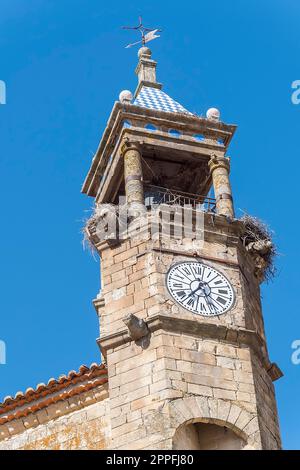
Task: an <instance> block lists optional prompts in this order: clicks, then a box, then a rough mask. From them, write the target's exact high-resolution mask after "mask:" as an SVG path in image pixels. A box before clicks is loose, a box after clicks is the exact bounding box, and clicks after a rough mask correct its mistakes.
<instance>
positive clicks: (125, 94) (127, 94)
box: [119, 90, 133, 103]
mask: <svg viewBox="0 0 300 470" xmlns="http://www.w3.org/2000/svg"><path fill="white" fill-rule="evenodd" d="M119 100H120V101H121V103H130V102H131V101H132V100H133V95H132V93H131V91H129V90H123V91H121V93H120V94H119Z"/></svg>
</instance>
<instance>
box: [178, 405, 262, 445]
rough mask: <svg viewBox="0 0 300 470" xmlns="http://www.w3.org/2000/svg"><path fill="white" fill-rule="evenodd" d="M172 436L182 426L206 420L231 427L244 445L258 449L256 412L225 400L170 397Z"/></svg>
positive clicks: (258, 432) (259, 442) (259, 441)
mask: <svg viewBox="0 0 300 470" xmlns="http://www.w3.org/2000/svg"><path fill="white" fill-rule="evenodd" d="M169 407H170V408H169V412H170V418H171V427H172V433H173V434H172V439H174V437H175V433H176V432H177V431H178V429H179V428H180V427H182V426H187V425H189V424H191V423H207V424H215V425H218V426H223V427H226V428H228V429H230V430H232V431H233V432H234V433H235V434H236V435H237V436H238V437H240V438H241V439H242V440H243V441H244V442H245V446H247V447H248V448H253V449H261V440H260V431H259V424H258V419H257V415H256V414H255V413H251V412H249V411H247V410H246V409H245V408H242V407H240V406H238V405H237V404H236V403H232V402H230V401H227V400H222V399H218V398H207V397H201V396H190V397H185V398H179V399H176V400H173V401H172V402H171V403H170V404H169Z"/></svg>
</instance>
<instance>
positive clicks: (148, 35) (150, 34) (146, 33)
mask: <svg viewBox="0 0 300 470" xmlns="http://www.w3.org/2000/svg"><path fill="white" fill-rule="evenodd" d="M122 29H131V30H134V31H139V32H140V33H141V35H142V39H141V41H137V42H133V43H132V44H128V45H127V46H125V47H126V49H127V48H129V47H132V46H136V45H137V44H143V46H144V45H145V44H146V43H147V42H150V41H152V40H153V39H156V38H159V37H160V35H159V34H156V33H161V29H158V28H156V29H153V28H146V27H145V26H144V25H143V19H142V17H141V16H139V25H138V26H133V27H132V26H122Z"/></svg>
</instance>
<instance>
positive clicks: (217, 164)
mask: <svg viewBox="0 0 300 470" xmlns="http://www.w3.org/2000/svg"><path fill="white" fill-rule="evenodd" d="M209 169H210V172H211V175H212V181H213V186H214V191H215V198H216V207H217V214H219V215H225V216H226V217H230V218H232V219H233V218H234V209H233V200H232V191H231V185H230V181H229V171H230V163H229V159H228V158H225V157H217V156H216V155H212V156H211V159H210V161H209Z"/></svg>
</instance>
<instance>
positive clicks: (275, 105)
mask: <svg viewBox="0 0 300 470" xmlns="http://www.w3.org/2000/svg"><path fill="white" fill-rule="evenodd" d="M141 3H142V2H140V1H137V0H132V1H130V2H124V1H120V0H114V1H113V2H100V1H99V0H88V1H87V0H61V1H59V0H56V1H52V0H26V1H24V0H18V1H17V0H1V16H0V63H1V67H0V79H1V80H5V82H6V84H7V104H6V105H5V106H0V175H1V185H0V191H1V196H0V197H1V221H2V222H1V225H2V231H1V243H0V251H1V254H0V259H1V263H0V278H1V326H0V339H2V340H4V341H5V342H6V344H7V365H5V366H3V365H0V395H1V397H3V396H4V395H7V394H14V393H15V392H17V391H18V390H24V389H26V387H28V386H35V385H36V384H37V383H38V382H44V381H47V380H48V379H49V378H50V377H53V376H54V377H55V376H58V375H59V374H61V373H65V372H67V371H69V370H71V369H77V368H78V367H79V366H80V365H81V364H83V363H85V364H89V363H91V362H93V361H97V360H99V353H98V349H97V346H96V343H95V338H96V337H97V335H98V331H97V319H96V314H95V311H94V309H93V306H92V303H91V300H92V299H93V298H94V297H95V296H96V294H97V291H98V288H99V280H98V278H99V276H98V272H99V264H98V262H96V261H95V260H94V259H93V258H92V257H91V256H90V255H89V253H88V252H87V251H83V249H82V245H81V238H82V237H81V233H80V231H81V226H82V219H83V218H84V217H85V216H86V211H88V210H89V209H90V207H91V204H92V201H91V200H90V199H89V198H87V196H85V195H82V194H80V188H81V184H82V182H83V179H84V177H85V174H86V172H87V170H88V168H89V165H90V162H91V158H92V155H93V153H94V152H95V150H96V148H97V145H98V142H99V139H100V137H101V132H102V130H103V129H104V127H105V123H106V120H107V118H108V116H109V113H110V110H111V107H112V105H113V102H114V101H115V100H116V99H117V98H118V95H119V92H120V91H121V90H123V89H131V90H134V89H135V86H136V77H135V75H134V68H135V65H136V62H137V57H136V53H137V49H132V50H128V49H124V47H123V46H124V45H125V44H126V43H127V42H130V41H131V40H132V39H134V35H133V36H132V35H131V34H130V33H128V32H124V31H122V30H121V29H120V26H121V25H123V24H127V23H129V24H130V23H133V24H134V23H136V20H137V16H138V15H139V14H143V15H144V18H145V22H146V23H147V24H149V25H150V26H152V25H153V26H160V27H162V28H163V29H164V32H163V34H162V38H161V39H160V40H157V41H155V42H153V43H152V46H151V47H152V49H153V56H154V58H155V59H157V60H158V63H159V67H158V79H159V81H161V82H162V83H163V84H164V90H165V91H166V92H168V93H169V94H170V95H171V96H172V97H173V98H174V99H177V100H178V101H179V102H180V103H182V104H183V105H184V106H185V107H187V108H188V109H190V110H192V111H196V112H198V113H205V111H206V110H207V109H208V108H209V107H211V106H216V107H218V108H219V109H220V110H221V112H222V119H223V120H224V121H225V122H228V123H236V124H237V125H238V126H239V127H238V131H237V133H236V136H235V139H234V141H233V143H232V145H231V148H230V152H229V155H230V156H231V157H232V185H233V190H234V197H235V204H236V208H237V209H238V208H241V209H244V210H246V211H247V212H249V213H251V214H254V215H256V216H259V217H260V218H262V219H264V220H266V221H267V222H268V223H269V224H270V225H271V227H272V228H273V229H274V231H275V233H276V242H277V244H278V247H279V252H280V253H281V256H280V258H279V259H278V268H279V269H278V271H279V272H278V277H277V278H276V279H275V280H274V282H272V283H271V284H269V285H266V286H264V288H263V305H264V317H265V324H266V332H267V337H268V342H269V350H270V356H271V359H272V360H273V361H276V362H277V363H278V364H279V365H280V367H281V368H282V369H283V371H284V373H285V377H284V378H282V379H281V380H279V381H278V382H277V383H276V391H277V398H278V405H279V414H280V422H281V429H282V437H283V443H284V447H285V448H294V449H295V448H298V449H299V448H300V430H299V419H300V411H299V384H300V380H299V379H300V365H299V366H295V365H292V363H291V353H292V350H291V343H292V341H293V340H295V339H300V317H299V316H300V308H299V307H300V300H299V262H300V256H299V219H298V214H297V212H298V206H299V201H298V198H299V196H298V194H299V171H300V162H299V131H300V129H299V123H300V105H298V106H295V105H293V104H292V103H291V92H292V90H291V83H292V82H293V81H294V80H297V79H300V62H299V56H300V47H299V44H300V28H299V20H300V4H299V2H298V1H297V0H294V1H292V0H263V1H261V0H251V1H246V0H244V1H241V0H227V1H226V2H225V1H224V0H215V1H214V2H212V1H209V0H203V1H199V0H197V1H196V0H193V1H191V0H186V1H185V2H182V3H181V2H178V1H174V0H173V1H169V0H164V1H163V2H162V1H157V0H152V1H151V2H143V3H144V6H143V7H142V11H141Z"/></svg>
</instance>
